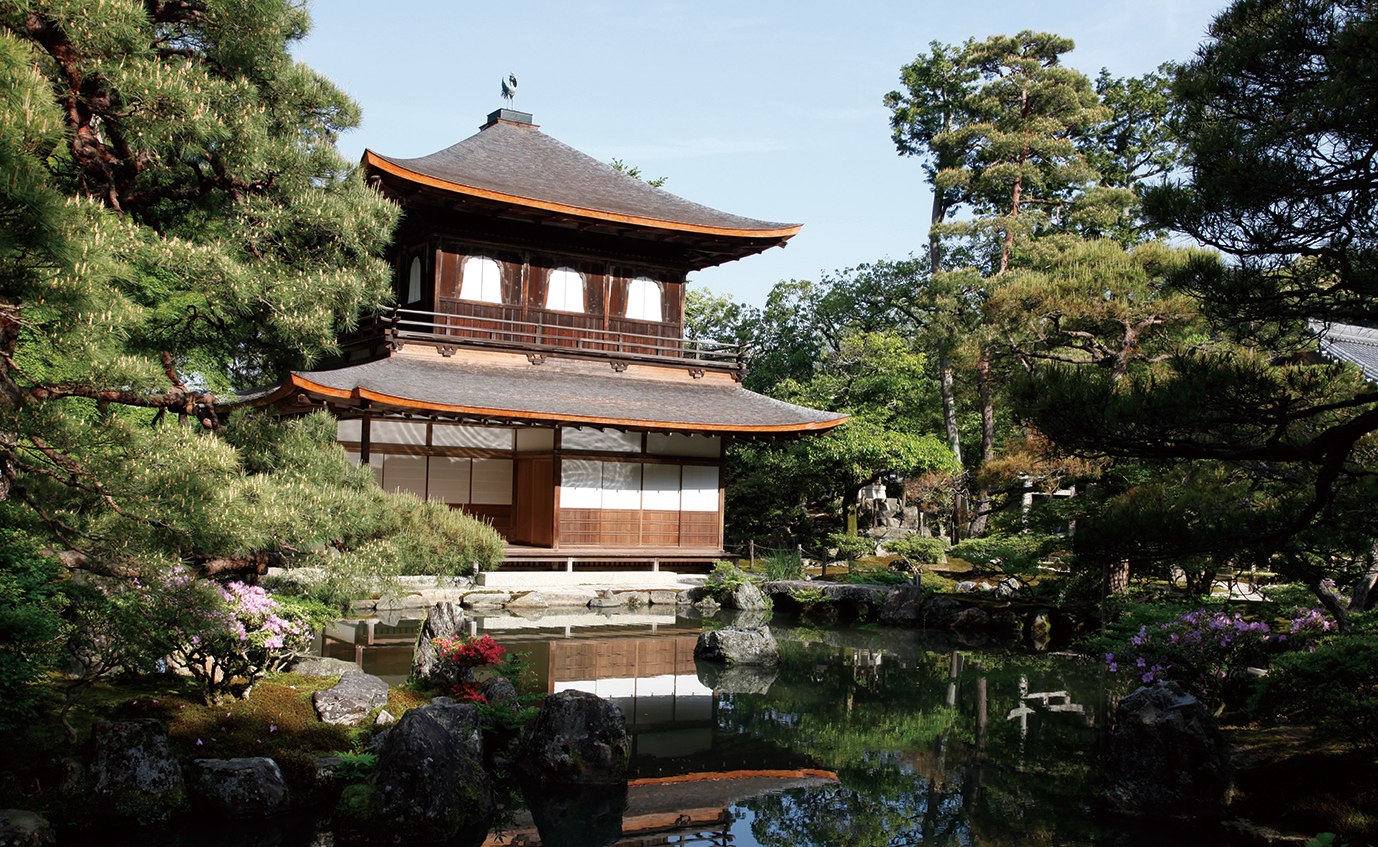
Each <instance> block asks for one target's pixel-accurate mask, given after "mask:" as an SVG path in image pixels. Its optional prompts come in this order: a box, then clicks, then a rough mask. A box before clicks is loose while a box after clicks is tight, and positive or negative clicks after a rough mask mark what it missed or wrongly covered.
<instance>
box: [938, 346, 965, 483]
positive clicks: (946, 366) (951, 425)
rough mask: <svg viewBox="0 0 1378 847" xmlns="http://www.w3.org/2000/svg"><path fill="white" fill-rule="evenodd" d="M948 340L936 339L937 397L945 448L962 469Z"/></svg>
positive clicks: (960, 439) (960, 443)
mask: <svg viewBox="0 0 1378 847" xmlns="http://www.w3.org/2000/svg"><path fill="white" fill-rule="evenodd" d="M947 346H948V340H947V339H946V338H940V339H938V395H939V397H941V398H942V402H943V428H944V429H945V430H946V431H947V446H948V449H950V450H951V451H952V457H953V458H954V459H956V460H957V467H958V469H959V470H960V469H961V467H962V434H961V432H959V431H958V430H957V403H956V400H955V398H954V396H953V393H954V392H953V387H952V359H951V357H950V356H949V355H948V351H947Z"/></svg>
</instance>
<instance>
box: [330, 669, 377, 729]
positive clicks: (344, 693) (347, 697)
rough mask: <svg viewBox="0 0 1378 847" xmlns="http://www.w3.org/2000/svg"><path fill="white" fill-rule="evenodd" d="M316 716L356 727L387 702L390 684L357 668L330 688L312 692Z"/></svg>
mask: <svg viewBox="0 0 1378 847" xmlns="http://www.w3.org/2000/svg"><path fill="white" fill-rule="evenodd" d="M311 703H312V705H314V706H315V707H316V715H317V716H318V717H319V718H320V719H321V720H322V721H324V722H326V723H329V724H337V725H343V726H357V725H358V724H360V723H362V722H363V720H364V717H365V716H367V715H368V713H369V712H371V711H373V710H374V709H378V708H381V707H383V706H386V705H387V704H388V684H387V683H386V682H383V680H381V679H379V678H378V677H376V676H374V675H373V674H367V673H363V672H362V671H355V672H354V673H347V674H345V675H344V676H342V677H340V681H339V682H337V683H335V685H334V686H333V687H331V688H327V689H325V690H324V691H317V692H316V693H315V694H312V695H311Z"/></svg>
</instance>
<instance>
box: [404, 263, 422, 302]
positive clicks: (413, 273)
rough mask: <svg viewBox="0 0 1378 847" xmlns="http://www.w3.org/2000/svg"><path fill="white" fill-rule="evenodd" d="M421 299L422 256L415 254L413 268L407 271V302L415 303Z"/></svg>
mask: <svg viewBox="0 0 1378 847" xmlns="http://www.w3.org/2000/svg"><path fill="white" fill-rule="evenodd" d="M420 299H421V257H420V256H413V257H412V260H411V269H410V270H408V271H407V302H408V303H415V302H416V301H417V300H420Z"/></svg>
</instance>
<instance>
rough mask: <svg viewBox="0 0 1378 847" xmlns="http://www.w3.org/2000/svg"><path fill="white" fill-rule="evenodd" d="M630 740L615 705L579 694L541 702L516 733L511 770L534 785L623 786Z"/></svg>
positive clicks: (564, 694)
mask: <svg viewBox="0 0 1378 847" xmlns="http://www.w3.org/2000/svg"><path fill="white" fill-rule="evenodd" d="M630 755H631V741H630V739H628V737H627V720H626V718H625V717H624V716H623V714H622V710H621V709H620V708H618V706H617V704H616V703H613V702H612V701H610V700H604V699H603V698H602V697H599V696H597V695H596V694H589V693H587V692H583V691H561V692H560V693H558V694H552V695H550V696H549V697H547V698H545V702H544V703H543V704H541V711H540V713H539V714H537V715H536V719H535V720H533V721H532V722H531V723H530V725H528V726H527V728H526V731H525V732H524V733H522V741H521V752H520V753H519V754H518V756H517V767H518V768H519V769H520V771H521V774H522V777H523V778H524V779H525V780H526V781H528V782H534V783H559V784H564V785H599V784H612V783H620V782H624V781H625V780H626V778H627V761H628V759H629V757H630Z"/></svg>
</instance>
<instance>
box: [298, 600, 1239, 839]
mask: <svg viewBox="0 0 1378 847" xmlns="http://www.w3.org/2000/svg"><path fill="white" fill-rule="evenodd" d="M729 615H730V613H723V612H720V613H719V614H718V615H717V616H715V617H707V618H702V617H684V616H683V613H682V612H681V613H680V616H677V615H676V614H675V612H674V610H673V609H669V610H664V611H661V610H656V609H655V607H652V611H647V612H644V613H640V614H626V615H593V614H587V613H583V614H569V615H552V616H546V617H541V618H539V619H535V620H532V619H527V618H520V617H514V616H508V615H505V614H504V615H494V616H489V617H483V618H479V619H477V620H475V621H473V622H472V624H471V632H472V633H474V634H488V635H491V636H493V637H494V638H495V639H496V640H497V641H499V642H500V643H501V644H503V645H504V646H506V647H507V648H509V649H512V650H519V651H523V652H525V653H527V654H528V656H529V658H530V662H531V664H532V666H533V667H534V669H535V672H536V675H537V677H538V678H539V683H540V685H541V686H543V687H544V688H545V690H546V691H547V692H549V693H554V692H558V691H563V690H568V689H578V690H583V691H589V692H592V693H595V694H598V695H600V696H602V697H605V698H608V699H611V700H613V701H615V702H616V703H618V704H619V705H620V706H621V708H622V709H623V712H624V713H625V714H626V716H627V723H628V731H629V733H630V735H631V737H632V761H631V771H632V773H631V774H630V777H631V785H630V788H629V793H628V803H627V807H626V809H625V811H623V812H622V815H621V817H622V820H621V833H622V836H621V840H614V841H609V840H607V839H606V838H602V839H600V838H598V837H595V836H593V835H592V834H591V833H592V832H593V831H594V830H595V829H597V830H601V831H603V832H606V831H608V830H607V829H606V827H605V826H594V825H593V824H592V823H590V822H589V821H588V820H584V819H581V818H580V816H579V815H577V814H576V815H573V816H571V819H570V823H569V825H568V826H567V827H566V829H565V830H563V831H560V832H554V831H551V830H550V828H549V826H547V829H546V831H545V832H538V831H537V829H536V827H535V826H534V825H533V824H532V823H531V821H530V818H529V817H528V816H524V815H521V814H519V815H518V816H517V818H516V820H515V821H512V822H510V823H509V824H507V826H506V827H505V828H504V829H503V830H502V831H500V832H499V831H495V832H493V833H492V834H490V835H489V836H488V840H487V842H486V843H488V844H492V845H508V844H510V845H535V844H540V843H542V836H544V837H545V843H546V844H547V847H549V845H552V844H555V843H559V844H569V845H576V844H608V843H616V844H623V845H633V844H637V845H640V844H652V843H654V844H686V845H688V844H712V845H734V847H736V846H738V845H739V846H740V847H754V846H755V845H760V847H786V845H789V847H795V845H855V847H862V845H907V844H935V845H1035V844H1038V845H1047V844H1058V845H1067V844H1085V845H1117V847H1119V846H1120V845H1123V847H1148V845H1162V844H1173V845H1184V847H1192V845H1202V847H1204V845H1207V844H1209V845H1212V846H1213V847H1219V845H1222V844H1229V843H1230V842H1229V839H1228V838H1227V837H1225V836H1224V835H1222V834H1221V833H1220V832H1219V831H1218V830H1215V831H1212V830H1211V829H1203V830H1198V829H1197V828H1193V827H1184V826H1172V825H1159V824H1152V823H1145V822H1131V821H1125V820H1123V819H1116V818H1109V817H1101V816H1099V815H1098V814H1097V813H1096V812H1095V804H1094V799H1095V795H1096V793H1097V790H1098V779H1099V775H1098V772H1097V769H1096V760H1097V752H1098V746H1099V744H1100V739H1101V730H1102V728H1103V727H1105V726H1106V723H1107V717H1108V712H1107V709H1108V706H1107V703H1108V702H1112V696H1113V695H1112V692H1110V691H1108V690H1107V686H1109V685H1110V684H1111V681H1110V680H1107V679H1106V678H1105V676H1104V675H1103V671H1102V668H1101V667H1100V665H1099V664H1098V663H1092V662H1087V661H1084V660H1080V659H1078V658H1076V657H1074V656H1071V655H1068V654H1051V655H1050V654H1041V655H1040V654H1029V653H1021V652H1016V651H1008V650H996V649H983V650H971V649H964V648H963V647H962V646H961V645H959V644H956V643H953V642H952V640H951V638H950V637H944V636H942V635H940V634H937V633H931V632H925V631H918V630H909V629H899V628H891V627H879V626H876V625H867V624H863V625H850V626H839V625H830V624H827V623H820V622H817V621H809V620H800V619H797V618H790V617H786V616H782V615H779V614H777V615H775V616H774V617H773V618H772V619H771V620H770V626H771V630H772V632H773V633H774V634H775V635H776V637H777V638H778V639H779V641H780V644H781V651H782V657H783V663H782V665H781V667H780V668H779V669H778V670H772V671H769V672H760V671H756V670H748V669H736V670H733V671H723V670H722V669H721V668H719V667H717V666H710V665H703V664H700V665H698V666H696V665H695V662H694V658H693V649H694V644H695V642H696V640H697V636H698V633H699V632H700V631H702V630H703V629H705V628H712V627H718V626H722V625H724V624H726V623H727V622H728V621H729V619H730V618H729ZM745 622H746V623H754V622H756V621H753V620H748V621H745ZM419 625H420V622H419V621H407V620H399V619H393V620H391V621H387V620H374V621H357V622H342V623H341V624H339V625H337V626H336V627H333V628H332V630H331V631H330V632H328V633H327V636H326V637H325V639H324V641H323V643H322V652H323V653H324V654H325V655H329V656H334V657H336V658H343V659H349V660H352V661H357V662H358V663H359V664H360V666H361V667H362V668H363V669H364V670H365V671H367V672H370V673H375V674H379V675H381V676H383V677H384V678H385V679H388V680H389V681H390V682H398V681H400V680H401V679H403V678H405V676H406V674H407V669H408V667H409V664H410V659H411V652H410V651H411V644H412V641H413V640H414V638H415V635H416V631H417V629H418V628H419ZM595 805H596V804H595ZM590 813H591V814H592V813H593V810H592V809H590ZM615 827H616V823H615V822H614V829H613V831H614V832H615V831H616V828H615Z"/></svg>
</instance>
